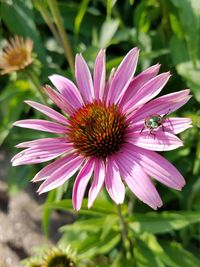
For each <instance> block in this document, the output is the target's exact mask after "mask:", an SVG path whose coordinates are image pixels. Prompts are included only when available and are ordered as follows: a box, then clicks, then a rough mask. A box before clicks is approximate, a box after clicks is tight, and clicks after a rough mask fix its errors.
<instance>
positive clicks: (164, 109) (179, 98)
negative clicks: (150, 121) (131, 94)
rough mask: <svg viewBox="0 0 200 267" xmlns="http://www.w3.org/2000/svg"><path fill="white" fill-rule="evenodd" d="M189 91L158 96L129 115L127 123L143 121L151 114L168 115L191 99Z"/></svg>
mask: <svg viewBox="0 0 200 267" xmlns="http://www.w3.org/2000/svg"><path fill="white" fill-rule="evenodd" d="M189 93H190V90H188V89H186V90H182V91H180V92H176V93H171V94H167V95H164V96H160V97H158V98H156V99H154V100H152V101H150V102H149V103H146V104H145V105H144V106H143V107H141V108H140V109H138V110H137V111H136V112H134V113H133V114H131V115H130V117H129V121H131V122H132V123H134V122H138V121H140V120H142V119H145V118H147V117H149V116H151V115H152V114H159V115H161V116H163V115H165V114H170V113H172V112H173V111H175V110H177V109H178V108H180V107H181V106H183V105H184V104H185V103H187V101H188V100H189V99H190V98H191V96H190V95H189Z"/></svg>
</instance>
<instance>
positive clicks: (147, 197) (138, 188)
mask: <svg viewBox="0 0 200 267" xmlns="http://www.w3.org/2000/svg"><path fill="white" fill-rule="evenodd" d="M116 161H117V165H118V166H119V170H120V173H121V174H122V177H123V180H124V181H125V182H126V184H127V185H128V187H129V188H130V190H131V191H132V192H133V193H134V194H135V195H136V196H137V197H138V198H139V199H140V200H141V201H142V202H144V203H146V204H147V205H149V206H150V207H152V208H153V209H155V210H156V209H157V208H159V207H161V206H162V204H163V203H162V200H161V198H160V196H159V194H158V192H157V190H156V188H155V186H154V184H153V183H152V181H151V180H150V178H149V177H148V175H147V174H146V173H145V172H144V171H143V169H142V168H141V167H140V166H139V165H138V164H137V163H136V162H135V161H134V158H131V157H130V155H129V154H127V153H123V156H121V157H119V156H118V157H117V158H116Z"/></svg>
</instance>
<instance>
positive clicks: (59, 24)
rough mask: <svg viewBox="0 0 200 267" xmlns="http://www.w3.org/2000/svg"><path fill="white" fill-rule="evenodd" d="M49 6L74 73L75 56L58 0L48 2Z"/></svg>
mask: <svg viewBox="0 0 200 267" xmlns="http://www.w3.org/2000/svg"><path fill="white" fill-rule="evenodd" d="M48 5H49V8H50V10H51V13H52V15H53V17H54V20H55V23H56V26H57V29H58V32H59V35H60V39H61V41H62V45H63V49H64V53H65V57H66V59H67V61H68V63H69V66H70V69H71V72H72V73H74V55H73V53H72V49H71V45H70V42H69V39H68V36H67V33H66V31H65V28H64V25H63V22H62V18H61V14H60V11H59V8H58V3H57V0H48Z"/></svg>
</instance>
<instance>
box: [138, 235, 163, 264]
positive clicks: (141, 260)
mask: <svg viewBox="0 0 200 267" xmlns="http://www.w3.org/2000/svg"><path fill="white" fill-rule="evenodd" d="M134 256H135V259H136V263H137V267H150V266H153V267H165V265H164V264H163V262H162V261H161V260H160V259H159V257H158V256H157V254H156V253H154V252H153V251H152V250H151V249H150V248H149V247H148V246H147V244H146V242H144V241H142V240H137V241H136V243H135V246H134Z"/></svg>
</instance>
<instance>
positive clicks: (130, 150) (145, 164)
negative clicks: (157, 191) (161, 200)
mask: <svg viewBox="0 0 200 267" xmlns="http://www.w3.org/2000/svg"><path fill="white" fill-rule="evenodd" d="M123 149H124V151H125V152H126V153H127V154H128V155H129V156H130V157H131V158H133V159H134V160H135V161H136V162H137V163H138V164H139V165H140V166H141V167H142V168H143V169H144V171H145V172H146V173H147V174H149V175H150V176H152V177H153V178H155V179H156V180H158V181H159V182H161V183H163V184H165V185H166V186H168V187H171V188H174V189H176V190H181V189H182V187H183V186H184V185H185V180H184V178H183V176H182V175H181V174H180V173H179V171H178V170H177V169H176V168H175V167H174V166H173V165H172V164H171V163H170V162H169V161H168V160H166V159H165V158H164V157H162V156H161V155H159V154H158V153H156V152H154V151H149V150H146V149H143V148H139V147H136V146H133V145H125V146H124V148H123Z"/></svg>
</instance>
